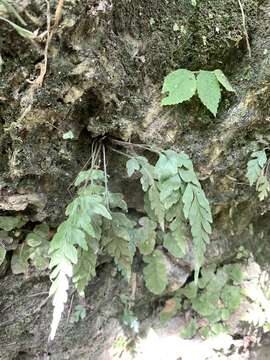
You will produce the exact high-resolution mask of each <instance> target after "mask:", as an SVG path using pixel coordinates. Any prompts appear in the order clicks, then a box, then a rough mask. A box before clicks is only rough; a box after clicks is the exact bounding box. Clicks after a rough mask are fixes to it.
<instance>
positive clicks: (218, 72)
mask: <svg viewBox="0 0 270 360" xmlns="http://www.w3.org/2000/svg"><path fill="white" fill-rule="evenodd" d="M214 74H215V75H216V77H217V80H218V81H219V82H220V84H221V85H222V86H224V87H225V89H226V90H227V91H231V92H235V90H234V88H233V87H232V85H231V84H230V82H229V80H228V79H227V78H226V76H225V75H224V73H223V72H222V71H221V70H219V69H217V70H215V71H214Z"/></svg>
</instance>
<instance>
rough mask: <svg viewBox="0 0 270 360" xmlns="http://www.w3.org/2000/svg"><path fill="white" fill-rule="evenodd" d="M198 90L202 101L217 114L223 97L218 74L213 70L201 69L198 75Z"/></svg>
mask: <svg viewBox="0 0 270 360" xmlns="http://www.w3.org/2000/svg"><path fill="white" fill-rule="evenodd" d="M197 90H198V96H199V98H200V100H201V102H202V103H203V104H204V105H205V106H206V107H207V109H208V110H210V111H211V113H212V114H213V115H214V116H216V114H217V109H218V105H219V101H220V98H221V92H220V87H219V83H218V81H217V78H216V75H215V74H214V73H213V72H212V71H204V70H200V72H199V74H198V76H197Z"/></svg>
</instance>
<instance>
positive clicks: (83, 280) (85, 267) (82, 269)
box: [72, 238, 97, 296]
mask: <svg viewBox="0 0 270 360" xmlns="http://www.w3.org/2000/svg"><path fill="white" fill-rule="evenodd" d="M92 242H94V239H92V238H89V239H88V249H87V250H83V249H79V250H78V263H77V264H76V265H75V266H74V274H73V277H72V281H73V282H74V284H75V287H76V289H77V290H78V292H79V294H80V295H81V296H83V295H84V289H85V287H86V285H87V284H88V283H89V281H90V280H91V279H92V278H94V277H95V276H96V264H97V254H96V253H95V250H94V249H92V248H91V243H92Z"/></svg>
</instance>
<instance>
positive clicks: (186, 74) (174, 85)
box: [161, 69, 196, 105]
mask: <svg viewBox="0 0 270 360" xmlns="http://www.w3.org/2000/svg"><path fill="white" fill-rule="evenodd" d="M195 92H196V79H195V76H194V74H193V72H192V71H189V70H186V69H178V70H176V71H173V72H171V73H170V74H169V75H167V76H166V77H165V79H164V84H163V88H162V94H165V93H169V95H168V96H167V97H166V98H164V99H163V100H162V102H161V104H162V105H175V104H179V103H182V102H183V101H186V100H189V99H190V98H192V96H193V95H194V94H195Z"/></svg>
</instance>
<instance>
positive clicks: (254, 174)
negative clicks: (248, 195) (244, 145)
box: [246, 150, 267, 186]
mask: <svg viewBox="0 0 270 360" xmlns="http://www.w3.org/2000/svg"><path fill="white" fill-rule="evenodd" d="M251 157H252V160H249V162H248V164H247V174H246V177H247V178H248V180H249V185H250V186H252V185H253V184H254V183H255V182H256V181H257V180H258V177H259V176H260V175H261V173H262V169H263V168H264V166H265V165H266V162H267V157H266V153H265V151H264V150H262V151H255V152H253V153H252V154H251Z"/></svg>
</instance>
